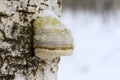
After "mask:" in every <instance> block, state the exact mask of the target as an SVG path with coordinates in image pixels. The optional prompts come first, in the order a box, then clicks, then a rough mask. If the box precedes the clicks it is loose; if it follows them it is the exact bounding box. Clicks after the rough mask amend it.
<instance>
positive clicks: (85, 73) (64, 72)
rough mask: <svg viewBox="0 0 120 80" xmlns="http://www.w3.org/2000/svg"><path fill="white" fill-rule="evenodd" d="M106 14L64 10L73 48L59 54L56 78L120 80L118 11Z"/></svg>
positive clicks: (63, 20) (70, 79)
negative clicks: (63, 54) (68, 54)
mask: <svg viewBox="0 0 120 80" xmlns="http://www.w3.org/2000/svg"><path fill="white" fill-rule="evenodd" d="M107 15H108V16H102V15H97V14H92V13H91V14H90V13H88V12H86V13H85V12H80V11H78V12H73V13H71V12H70V11H66V12H64V13H63V16H62V22H63V23H65V24H66V25H67V26H69V28H70V29H71V31H72V34H73V37H74V43H75V49H74V54H73V55H72V56H70V57H62V60H61V62H60V65H59V72H58V80H120V14H119V12H117V13H116V14H107Z"/></svg>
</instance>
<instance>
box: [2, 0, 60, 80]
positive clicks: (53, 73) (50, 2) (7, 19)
mask: <svg viewBox="0 0 120 80" xmlns="http://www.w3.org/2000/svg"><path fill="white" fill-rule="evenodd" d="M46 9H49V10H52V11H54V12H55V13H56V15H58V16H59V17H60V15H61V0H0V80H56V79H57V67H58V63H59V58H55V59H52V60H47V59H46V60H42V59H40V58H37V57H36V56H35V55H34V49H33V28H32V24H31V23H32V21H33V20H34V19H35V18H36V17H38V16H39V15H40V14H41V12H42V11H44V10H46Z"/></svg>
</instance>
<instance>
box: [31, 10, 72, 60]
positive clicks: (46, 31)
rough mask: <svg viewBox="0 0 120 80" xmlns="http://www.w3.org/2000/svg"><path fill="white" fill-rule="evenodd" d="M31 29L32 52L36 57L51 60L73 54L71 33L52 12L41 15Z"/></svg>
mask: <svg viewBox="0 0 120 80" xmlns="http://www.w3.org/2000/svg"><path fill="white" fill-rule="evenodd" d="M50 13H51V14H50ZM33 28H34V52H35V55H36V56H37V57H39V58H42V59H53V58H55V57H60V56H69V55H71V54H72V53H73V48H74V46H73V38H72V35H71V32H70V30H69V29H68V28H67V27H66V26H65V25H64V24H63V23H62V22H61V21H60V19H59V18H58V17H57V16H56V15H55V14H54V13H53V12H46V13H43V15H41V16H40V17H38V18H36V19H35V20H34V22H33Z"/></svg>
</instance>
